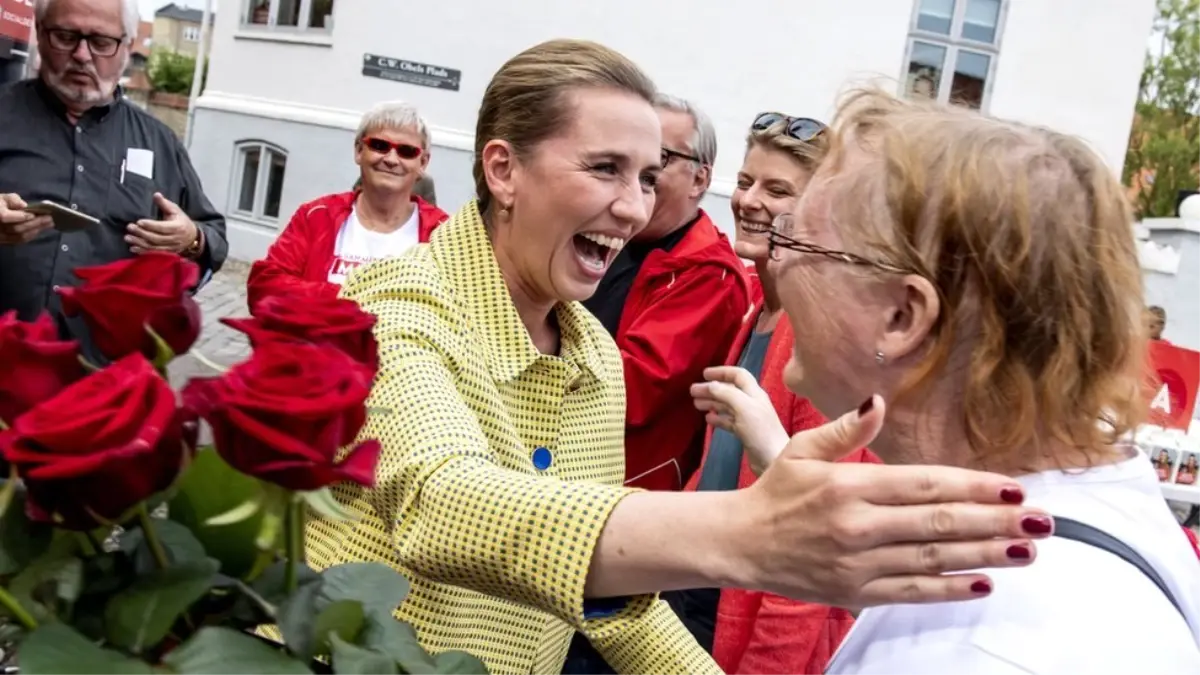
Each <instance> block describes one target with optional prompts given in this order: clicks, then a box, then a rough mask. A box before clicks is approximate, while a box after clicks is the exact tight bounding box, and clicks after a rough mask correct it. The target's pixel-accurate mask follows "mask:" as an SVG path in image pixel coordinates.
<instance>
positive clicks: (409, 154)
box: [362, 136, 421, 159]
mask: <svg viewBox="0 0 1200 675" xmlns="http://www.w3.org/2000/svg"><path fill="white" fill-rule="evenodd" d="M362 144H363V145H365V146H367V147H368V148H370V149H371V151H372V152H378V153H379V154H381V155H386V154H388V153H389V152H391V151H392V150H395V151H396V154H397V155H399V156H400V158H401V159H416V158H418V157H420V156H421V148H418V147H417V146H415V145H409V144H408V143H393V142H391V141H385V140H383V139H382V138H375V137H373V136H365V137H363V139H362Z"/></svg>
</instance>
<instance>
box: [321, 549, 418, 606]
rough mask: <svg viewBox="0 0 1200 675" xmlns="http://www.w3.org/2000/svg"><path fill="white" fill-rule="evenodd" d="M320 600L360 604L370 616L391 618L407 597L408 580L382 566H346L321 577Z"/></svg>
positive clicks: (332, 568)
mask: <svg viewBox="0 0 1200 675" xmlns="http://www.w3.org/2000/svg"><path fill="white" fill-rule="evenodd" d="M321 581H322V584H321V599H322V606H323V604H324V603H325V602H334V601H336V600H357V601H359V602H361V603H362V604H363V610H364V611H365V612H366V613H367V614H371V613H374V612H376V611H379V612H385V613H387V614H391V613H392V612H394V611H395V610H396V608H397V607H399V606H400V603H401V602H403V601H404V598H405V596H407V595H408V588H409V585H408V579H405V578H404V576H403V575H401V574H400V573H399V572H397V571H396V570H394V569H392V568H391V567H389V566H387V565H385V564H383V563H375V562H371V563H345V564H342V565H334V566H333V567H330V568H328V569H326V570H325V571H324V572H322V573H321Z"/></svg>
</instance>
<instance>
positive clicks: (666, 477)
mask: <svg viewBox="0 0 1200 675" xmlns="http://www.w3.org/2000/svg"><path fill="white" fill-rule="evenodd" d="M655 107H656V108H657V110H658V115H659V119H660V120H661V122H662V130H663V148H662V162H663V172H662V174H661V175H660V177H659V181H658V184H657V187H656V189H655V193H656V199H655V204H654V213H653V215H652V216H651V217H650V223H649V224H648V225H647V226H646V229H644V230H642V231H641V232H640V233H638V234H637V235H636V236H635V238H634V239H633V240H632V241H630V242H629V243H628V244H627V245H626V246H625V248H624V249H623V250H622V251H621V253H620V255H618V256H617V258H616V260H614V261H613V263H612V265H611V266H610V267H609V271H608V273H607V274H606V275H605V277H604V280H603V281H601V282H600V286H599V288H598V289H597V290H596V294H595V295H593V296H592V297H591V298H590V299H589V300H587V301H586V302H584V305H585V306H586V307H587V308H588V309H589V310H591V311H592V313H593V314H595V315H596V317H597V318H599V319H600V322H601V323H602V324H604V327H605V328H607V329H608V331H609V332H610V333H611V334H612V335H613V337H614V338H615V339H616V341H617V346H618V347H620V349H621V355H622V357H623V358H624V366H625V389H626V398H627V411H626V435H625V466H626V472H625V478H626V482H627V484H629V485H633V486H636V487H642V488H646V489H650V490H679V489H682V488H683V486H684V484H685V483H687V480H688V478H689V477H690V476H691V474H692V472H694V471H695V470H696V468H697V467H698V466H699V464H700V455H701V444H702V442H703V436H704V426H705V425H704V415H703V414H702V413H700V412H698V411H697V410H696V409H695V407H694V406H693V405H692V398H691V394H690V393H689V387H690V386H691V385H692V384H693V383H695V382H699V381H701V380H702V379H703V373H704V369H705V368H707V367H708V366H712V365H716V364H719V363H722V362H723V359H724V358H725V355H726V353H727V352H728V351H729V347H730V344H731V343H732V341H733V339H734V337H735V336H736V335H737V333H738V329H739V328H740V327H741V324H742V318H743V316H744V315H745V314H746V312H747V310H748V309H749V307H750V295H749V286H748V283H747V281H746V278H745V267H744V265H743V263H742V261H741V260H740V259H739V258H738V257H737V255H736V254H734V252H733V248H732V247H731V246H730V244H729V241H728V240H727V239H726V238H725V235H723V234H721V232H720V231H719V230H718V229H717V227H716V225H714V224H713V222H712V220H711V219H709V217H708V214H706V213H705V212H704V210H703V209H701V208H700V201H701V200H702V199H703V197H704V194H705V192H707V190H708V186H709V183H711V181H712V166H713V162H714V161H715V160H716V155H717V139H716V132H715V131H714V129H713V125H712V122H711V121H709V119H708V117H707V116H706V115H704V113H702V112H701V111H699V110H698V109H697V108H696V107H695V106H694V105H692V104H691V103H689V102H688V101H684V100H682V99H678V98H674V97H671V96H665V95H660V96H659V97H658V99H657V100H656V101H655Z"/></svg>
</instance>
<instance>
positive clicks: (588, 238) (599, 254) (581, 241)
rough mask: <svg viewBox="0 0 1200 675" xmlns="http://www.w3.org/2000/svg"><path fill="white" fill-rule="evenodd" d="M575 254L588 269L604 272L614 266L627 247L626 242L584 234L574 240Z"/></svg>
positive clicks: (596, 234) (588, 233)
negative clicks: (615, 259) (613, 262)
mask: <svg viewBox="0 0 1200 675" xmlns="http://www.w3.org/2000/svg"><path fill="white" fill-rule="evenodd" d="M572 241H573V242H574V244H575V253H577V254H578V255H579V259H580V260H581V261H583V264H584V265H586V266H587V267H588V268H590V269H592V270H594V271H596V272H603V271H605V270H607V269H608V266H609V265H610V264H612V261H613V259H614V258H616V257H617V254H618V253H620V252H621V249H622V248H624V247H625V240H624V239H621V238H620V237H610V236H608V235H605V234H600V233H597V232H583V233H580V234H577V235H575V237H574V238H573V239H572Z"/></svg>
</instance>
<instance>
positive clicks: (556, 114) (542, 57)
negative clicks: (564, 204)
mask: <svg viewBox="0 0 1200 675" xmlns="http://www.w3.org/2000/svg"><path fill="white" fill-rule="evenodd" d="M580 87H602V88H611V89H619V90H623V91H627V92H631V93H633V94H636V95H637V96H639V97H641V98H643V99H645V100H646V101H647V102H648V103H649V102H651V101H653V100H654V94H655V87H654V83H653V82H652V81H651V80H650V78H649V77H647V76H646V74H645V73H644V72H642V70H641V69H640V68H638V67H637V65H636V64H634V62H633V61H630V60H629V59H627V58H625V57H624V56H622V55H621V54H619V53H617V52H615V51H613V50H612V49H609V48H608V47H605V46H603V45H600V44H597V43H595V42H590V41H587V40H550V41H549V42H543V43H541V44H539V45H536V46H533V47H530V48H529V49H526V50H525V51H523V52H521V53H520V54H517V55H516V56H514V57H512V58H511V59H509V60H508V62H506V63H505V64H504V65H502V66H500V70H498V71H496V74H495V75H493V76H492V81H491V82H489V83H488V86H487V90H486V91H484V93H483V102H482V103H481V104H480V106H479V119H478V122H477V123H476V125H475V165H474V167H473V173H474V176H475V196H476V197H477V198H478V199H479V210H480V211H485V212H486V211H487V209H488V207H489V206H490V203H491V199H492V193H491V190H490V189H489V188H488V184H487V177H486V176H485V175H484V172H483V148H484V146H485V145H487V143H488V142H490V141H493V140H496V139H500V140H505V141H508V142H509V143H511V144H512V146H513V150H514V151H515V152H516V153H517V154H518V156H520V155H523V154H525V153H528V152H531V151H532V150H533V149H534V147H535V146H537V145H538V144H539V143H541V142H542V141H544V140H546V139H548V138H551V137H553V136H555V135H556V134H558V133H560V132H561V131H562V130H563V129H564V128H565V127H566V126H567V125H568V124H569V123H570V120H571V116H572V115H573V114H574V112H575V111H574V110H573V109H572V107H571V106H570V105H569V101H568V98H567V94H568V93H569V92H570V90H572V89H576V88H580Z"/></svg>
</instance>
